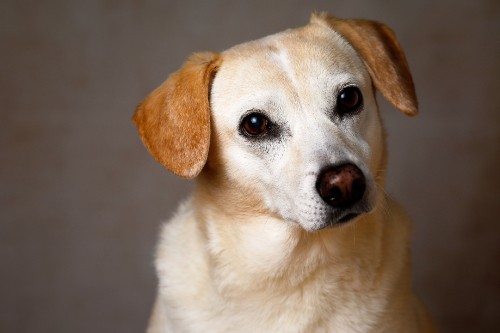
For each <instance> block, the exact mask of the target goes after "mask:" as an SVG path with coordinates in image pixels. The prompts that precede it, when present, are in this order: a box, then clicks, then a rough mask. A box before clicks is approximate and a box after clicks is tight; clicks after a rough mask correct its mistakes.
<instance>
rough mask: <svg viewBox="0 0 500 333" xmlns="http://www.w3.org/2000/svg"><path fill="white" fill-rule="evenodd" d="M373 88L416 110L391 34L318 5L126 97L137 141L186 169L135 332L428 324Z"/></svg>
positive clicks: (422, 327) (381, 328)
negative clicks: (135, 97) (388, 174)
mask: <svg viewBox="0 0 500 333" xmlns="http://www.w3.org/2000/svg"><path fill="white" fill-rule="evenodd" d="M376 90H378V91H379V92H380V93H381V94H382V95H383V96H384V97H385V98H386V99H387V101H388V102H390V103H391V104H392V105H393V106H394V107H395V108H396V109H398V110H400V111H401V112H403V113H404V114H406V115H409V116H413V115H415V114H416V113H417V110H418V105H417V98H416V93H415V88H414V84H413V81H412V77H411V74H410V70H409V67H408V64H407V61H406V59H405V55H404V53H403V50H402V49H401V47H400V45H399V43H398V41H397V39H396V37H395V35H394V33H393V32H392V31H391V30H390V29H389V28H388V27H387V26H385V25H384V24H381V23H378V22H375V21H369V20H351V19H349V20H344V19H338V18H335V17H333V16H331V15H329V14H327V13H315V14H313V15H312V16H311V20H310V22H309V24H307V25H305V26H303V27H300V28H296V29H289V30H286V31H283V32H280V33H277V34H274V35H271V36H267V37H264V38H262V39H258V40H255V41H250V42H247V43H243V44H240V45H237V46H235V47H232V48H230V49H228V50H226V51H224V52H222V53H216V52H205V53H196V54H194V55H192V56H191V57H189V58H188V60H187V61H186V62H185V64H184V65H183V66H182V68H181V69H180V70H178V71H177V72H175V73H174V74H172V75H170V76H169V78H168V79H167V80H166V81H165V82H164V83H163V84H162V85H161V86H160V87H158V88H157V89H156V90H154V91H153V92H152V93H151V94H150V95H149V96H147V97H146V98H145V99H144V100H143V101H142V102H141V104H139V106H138V107H137V109H136V112H135V114H134V117H133V120H134V122H135V124H136V126H137V128H138V132H139V134H140V136H141V138H142V140H143V142H144V144H145V146H146V147H147V149H148V150H149V152H150V153H151V154H152V155H153V157H154V158H155V159H156V160H157V161H158V162H159V163H161V164H162V165H163V166H165V167H166V168H167V169H169V170H170V171H172V172H173V173H174V174H176V175H178V176H180V177H184V178H194V177H196V188H195V190H194V192H193V194H192V196H191V197H190V198H189V199H188V200H187V201H185V202H184V203H183V204H182V205H181V206H180V208H179V210H178V211H177V213H176V215H175V216H174V217H173V218H172V219H171V220H170V221H169V222H168V223H166V224H165V225H164V226H163V229H162V232H161V236H160V241H159V246H158V249H157V257H156V269H157V274H158V276H159V287H158V296H157V299H156V302H155V305H154V309H153V313H152V316H151V319H150V323H149V326H148V331H147V332H149V333H157V332H162V333H163V332H165V333H166V332H169V333H172V332H287V333H290V332H342V333H350V332H435V330H436V329H435V327H434V324H433V323H432V320H431V319H430V317H429V315H428V313H427V310H426V309H425V307H424V306H423V305H421V303H420V302H419V300H418V299H417V297H416V296H415V295H414V293H413V291H412V287H411V281H410V264H409V260H410V259H409V240H410V222H409V219H408V217H407V215H406V214H405V212H404V210H403V209H402V208H401V207H400V206H399V205H398V204H397V203H396V202H395V201H393V200H392V199H391V198H390V197H388V195H387V194H386V193H385V191H384V179H385V170H386V160H387V154H386V144H385V132H384V129H383V125H382V122H381V118H380V114H379V110H378V106H377V102H376V97H375V93H376Z"/></svg>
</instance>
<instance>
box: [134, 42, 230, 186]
mask: <svg viewBox="0 0 500 333" xmlns="http://www.w3.org/2000/svg"><path fill="white" fill-rule="evenodd" d="M220 62H221V58H220V56H219V55H218V54H217V53H211V52H206V53H195V54H193V55H192V56H191V57H190V58H189V59H188V60H187V61H186V63H185V64H184V65H183V66H182V68H181V69H180V70H179V71H177V72H175V73H173V74H172V75H170V76H169V78H168V79H167V80H166V81H165V82H164V83H163V84H162V85H161V86H160V87H158V88H156V89H155V90H154V91H153V92H152V93H151V94H149V96H147V97H146V98H145V99H144V100H143V101H142V103H141V104H140V105H139V106H138V107H137V110H136V112H135V114H134V117H133V120H134V123H135V124H136V126H137V129H138V131H139V134H140V135H141V138H142V141H143V142H144V144H145V146H146V147H147V148H148V150H149V152H150V153H151V155H153V157H154V158H155V159H156V160H157V161H158V162H160V163H161V164H162V165H163V166H165V167H166V168H167V169H169V170H170V171H172V172H173V173H175V174H176V175H178V176H181V177H184V178H193V177H195V176H197V175H198V174H199V173H200V171H201V170H202V169H203V166H204V165H205V162H206V160H207V156H208V148H209V143H210V102H209V91H210V85H211V81H212V79H213V77H214V75H215V72H216V70H217V68H218V67H219V65H220Z"/></svg>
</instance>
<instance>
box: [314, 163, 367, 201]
mask: <svg viewBox="0 0 500 333" xmlns="http://www.w3.org/2000/svg"><path fill="white" fill-rule="evenodd" d="M365 189H366V181H365V176H364V175H363V172H362V171H361V170H360V169H359V168H358V167H357V166H355V165H354V164H352V163H347V164H341V165H335V166H330V167H328V168H327V169H325V170H323V171H322V172H321V174H320V175H319V177H318V181H317V183H316V190H317V191H318V193H319V195H320V197H321V198H322V199H323V200H324V201H325V202H326V203H327V204H329V205H330V206H332V207H335V208H341V207H349V206H352V205H353V204H354V203H356V202H358V201H359V200H361V198H362V197H363V194H364V193H365Z"/></svg>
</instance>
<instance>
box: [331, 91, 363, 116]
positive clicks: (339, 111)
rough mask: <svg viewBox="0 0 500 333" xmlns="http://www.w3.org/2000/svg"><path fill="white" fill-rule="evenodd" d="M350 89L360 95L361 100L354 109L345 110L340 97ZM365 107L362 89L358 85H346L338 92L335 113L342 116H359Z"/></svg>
mask: <svg viewBox="0 0 500 333" xmlns="http://www.w3.org/2000/svg"><path fill="white" fill-rule="evenodd" d="M348 89H355V90H356V91H357V93H358V96H359V97H358V98H359V100H358V102H357V103H356V105H355V106H354V107H352V108H349V109H344V108H342V107H341V105H340V95H341V94H342V93H343V92H345V91H346V90H348ZM363 106H364V98H363V93H362V92H361V89H360V88H359V87H358V86H357V85H354V84H350V85H346V86H344V87H342V88H341V89H340V90H339V91H338V93H337V99H336V105H335V111H336V113H337V114H339V115H340V116H350V115H355V114H358V113H359V112H360V111H361V110H362V109H363Z"/></svg>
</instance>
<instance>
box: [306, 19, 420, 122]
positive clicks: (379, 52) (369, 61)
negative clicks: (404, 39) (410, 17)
mask: <svg viewBox="0 0 500 333" xmlns="http://www.w3.org/2000/svg"><path fill="white" fill-rule="evenodd" d="M311 21H312V22H321V21H322V22H326V23H327V24H328V25H329V26H330V27H331V28H333V29H334V30H335V31H337V32H338V33H340V34H341V35H342V36H343V37H344V38H345V39H346V40H347V41H348V42H349V43H350V44H351V45H352V47H353V48H354V49H355V50H356V51H357V52H358V54H359V55H360V56H361V58H362V59H363V61H364V63H365V65H366V67H367V69H368V72H369V73H370V76H371V77H372V80H373V83H374V84H375V87H376V88H377V89H378V90H379V91H380V92H381V93H382V95H383V96H384V97H385V98H386V99H387V100H388V101H389V102H390V103H391V104H392V105H394V106H395V107H396V108H397V109H399V110H400V111H401V112H403V113H405V114H407V115H409V116H414V115H416V114H417V112H418V102H417V95H416V93H415V86H414V85H413V79H412V77H411V73H410V68H409V66H408V62H407V61H406V57H405V54H404V52H403V49H402V48H401V46H400V45H399V42H398V40H397V39H396V36H395V35H394V33H393V32H392V30H391V29H390V28H389V27H387V26H386V25H384V24H382V23H379V22H375V21H368V20H342V19H337V18H335V17H333V16H330V15H328V14H326V13H320V14H315V15H313V17H312V19H311Z"/></svg>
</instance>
